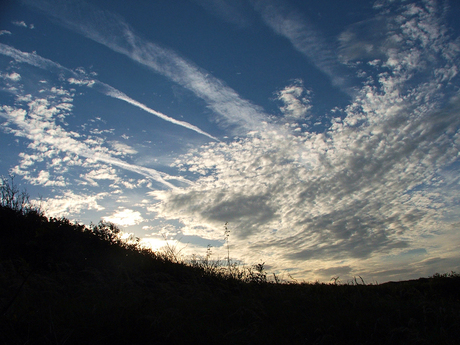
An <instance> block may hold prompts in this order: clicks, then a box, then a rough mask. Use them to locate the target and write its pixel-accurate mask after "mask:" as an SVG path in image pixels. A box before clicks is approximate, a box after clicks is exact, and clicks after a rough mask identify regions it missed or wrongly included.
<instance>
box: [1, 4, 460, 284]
mask: <svg viewBox="0 0 460 345" xmlns="http://www.w3.org/2000/svg"><path fill="white" fill-rule="evenodd" d="M1 6H2V8H1V10H0V13H1V14H0V107H1V108H0V123H1V125H0V126H1V127H0V129H1V131H0V143H1V145H2V148H3V150H2V152H1V155H0V174H3V175H7V174H9V173H13V174H14V175H15V176H16V181H17V182H18V183H20V184H21V186H23V187H25V188H26V189H27V191H28V192H29V194H31V196H32V198H33V199H34V200H35V201H36V202H39V200H40V199H41V201H40V203H41V207H42V209H43V210H45V212H46V214H47V215H49V216H65V217H67V218H69V219H72V220H74V221H78V222H82V223H85V224H89V223H90V222H91V221H93V222H97V221H99V220H100V219H105V220H108V221H112V222H114V223H116V224H118V225H119V226H120V227H121V228H122V229H123V231H124V232H125V233H126V234H134V235H135V236H138V237H140V238H141V239H142V242H143V243H145V244H146V245H151V246H152V247H153V248H158V247H161V246H162V245H164V244H165V242H164V237H165V236H166V238H167V239H168V241H169V243H170V244H171V245H174V246H176V247H177V248H178V249H182V251H181V253H182V254H184V255H191V254H197V255H199V256H200V255H201V256H203V255H205V254H206V248H207V245H208V244H210V245H212V246H213V247H212V251H213V256H214V258H216V259H217V258H224V257H226V250H227V249H226V247H225V246H224V241H223V240H224V224H225V223H226V222H228V228H229V230H230V231H231V232H230V238H229V243H230V255H231V257H232V258H233V259H234V260H241V261H242V262H244V263H245V264H248V265H250V264H256V263H260V262H265V266H266V267H267V269H268V271H269V272H276V273H278V274H280V275H281V276H284V277H285V278H286V279H289V278H287V274H288V273H289V274H290V275H291V276H292V277H294V278H296V279H297V280H299V281H301V280H306V281H314V280H319V281H329V280H330V279H331V278H332V277H337V276H339V277H340V280H342V281H346V280H347V279H352V278H353V277H354V276H358V275H359V276H361V277H363V278H364V279H365V280H366V281H377V282H384V281H389V280H400V279H410V278H417V277H420V276H427V275H431V274H434V273H436V272H449V271H451V270H454V271H458V270H459V269H460V267H459V262H460V257H459V253H458V246H459V244H460V234H459V226H460V219H459V218H460V217H459V214H460V212H459V211H460V210H459V197H458V195H459V178H458V172H459V145H460V136H459V126H460V113H459V110H460V99H459V96H460V95H459V86H460V84H459V76H458V66H459V63H460V61H459V52H460V38H459V30H460V27H459V24H458V20H457V18H458V16H459V15H460V4H459V3H458V2H456V1H434V0H433V1H430V0H424V1H415V2H414V1H398V0H394V1H390V0H387V1H385V0H379V1H375V2H374V1H359V2H353V3H350V2H344V1H338V0H337V1H332V0H328V1H322V2H318V1H287V0H285V1H283V0H267V1H257V0H232V1H230V0H187V1H186V0H183V1H168V2H163V1H158V2H153V1H136V2H135V4H133V3H129V4H128V3H127V2H125V1H117V0H115V1H103V0H101V1H90V2H85V1H79V0H33V1H32V0H24V1H4V2H2V5H1Z"/></svg>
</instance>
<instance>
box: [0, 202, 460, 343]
mask: <svg viewBox="0 0 460 345" xmlns="http://www.w3.org/2000/svg"><path fill="white" fill-rule="evenodd" d="M0 224H1V228H0V308H1V309H0V310H1V312H2V314H1V316H0V344H196V343H201V344H262V343H263V344H275V343H276V344H280V343H282V344H458V343H459V339H460V329H459V327H458V325H460V289H459V287H460V277H459V275H457V274H455V273H451V274H438V275H435V276H433V277H431V278H421V279H418V280H412V281H404V282H397V283H386V284H380V285H366V284H364V281H361V280H356V281H355V282H353V283H349V284H337V283H335V284H334V283H331V284H320V283H314V284H307V283H301V284H297V283H296V284H293V283H278V284H277V283H275V282H268V281H267V277H266V275H265V271H264V269H263V264H260V265H258V266H257V265H256V266H254V267H251V268H249V269H242V268H239V267H237V266H236V265H234V266H233V267H230V268H229V267H227V266H225V265H224V266H222V265H219V264H218V263H216V262H212V261H211V260H210V258H209V257H207V258H204V259H201V260H197V259H195V261H193V260H192V261H190V262H188V263H184V262H180V260H179V259H178V258H177V257H174V255H171V253H168V251H166V252H163V253H154V252H152V251H149V250H146V249H142V248H140V247H139V246H137V245H136V244H127V243H125V242H123V241H121V240H119V237H118V236H117V232H118V229H116V227H114V226H113V225H111V224H110V223H103V222H102V223H99V224H97V225H91V226H89V227H86V226H81V225H75V224H72V223H71V222H69V221H68V220H67V219H64V218H62V219H55V218H50V219H48V218H46V217H44V216H43V215H42V214H41V213H40V212H39V211H37V210H34V209H33V208H21V207H19V208H11V207H10V206H9V205H3V204H2V205H1V206H0Z"/></svg>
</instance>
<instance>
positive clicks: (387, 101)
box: [151, 2, 460, 275]
mask: <svg viewBox="0 0 460 345" xmlns="http://www.w3.org/2000/svg"><path fill="white" fill-rule="evenodd" d="M385 6H386V5H382V6H381V7H380V10H383V11H384V10H385ZM441 13H442V9H437V8H436V6H434V2H425V4H424V5H423V6H417V5H414V4H409V5H404V6H402V7H401V9H400V11H399V13H397V14H396V15H395V16H394V17H389V18H388V19H386V20H387V21H388V22H387V23H386V25H384V26H383V27H385V28H386V31H385V32H383V33H382V32H381V31H380V32H379V35H381V36H382V35H383V36H384V37H383V38H382V39H381V40H379V41H378V42H380V43H379V44H380V46H373V47H372V49H373V51H375V52H376V53H375V54H370V53H369V51H370V50H368V51H366V54H360V52H359V51H356V49H355V48H354V47H356V46H357V42H359V41H360V39H361V38H360V36H359V32H356V33H354V34H353V35H351V34H350V32H351V31H350V30H354V29H355V28H353V27H351V28H350V29H349V32H348V33H347V35H345V34H343V35H342V36H341V37H342V52H343V54H348V57H347V58H346V59H344V61H345V60H346V61H345V63H347V64H349V65H350V66H351V67H352V68H356V69H357V73H358V74H359V75H361V76H362V77H363V78H364V80H363V84H362V85H363V86H362V87H361V89H360V90H357V91H356V92H355V93H354V97H353V100H352V102H351V103H350V104H349V106H347V107H345V108H344V109H340V111H339V112H338V113H339V114H341V116H340V117H339V116H337V117H336V118H332V119H331V125H330V127H329V128H328V129H327V130H326V131H325V132H324V133H318V134H317V133H309V132H304V133H297V134H289V133H288V132H283V131H265V132H252V135H249V136H247V137H244V138H240V139H237V140H234V141H232V142H225V143H224V142H222V143H211V144H208V145H205V146H203V147H201V148H200V149H198V150H193V151H191V152H189V153H188V154H187V155H185V156H183V157H182V159H180V160H178V161H176V163H175V164H174V165H175V166H177V167H178V168H179V169H182V170H184V171H187V172H188V173H194V174H196V175H197V176H198V179H197V181H196V183H195V184H194V185H192V186H189V187H186V188H178V189H175V190H170V191H156V192H151V194H152V195H154V196H155V198H156V199H157V200H159V202H158V203H157V204H156V205H155V208H154V210H155V211H156V212H157V214H158V216H159V217H164V218H176V219H179V220H180V221H181V222H182V223H183V224H184V229H183V232H184V233H185V234H189V235H198V236H201V237H204V238H208V239H219V238H222V236H223V234H222V233H220V232H219V231H216V229H219V228H222V225H223V224H224V223H225V222H227V221H228V222H230V225H231V229H232V241H233V245H234V248H238V249H235V251H237V252H238V254H240V255H241V256H242V257H247V258H254V256H255V254H254V253H258V254H260V256H261V257H263V258H270V262H271V263H272V262H273V263H275V266H276V263H278V264H279V263H282V265H283V266H284V267H291V268H293V269H296V270H298V271H302V270H303V271H304V272H306V271H307V270H305V269H304V268H303V265H304V264H303V263H304V262H305V261H310V262H314V261H315V260H319V259H321V260H322V262H323V265H324V262H327V261H329V262H330V268H331V269H328V268H327V267H326V268H324V269H323V270H322V271H317V272H316V274H317V275H322V274H333V271H334V270H335V271H337V272H346V273H349V272H356V271H357V270H359V269H363V268H362V263H363V262H364V261H363V260H368V261H367V262H368V263H371V262H373V261H372V259H373V258H375V257H378V256H384V255H387V254H389V253H393V254H395V253H400V252H402V251H403V250H407V249H404V248H410V247H414V248H417V246H426V245H427V244H426V243H422V242H421V241H420V240H417V239H418V238H423V237H425V238H426V237H430V236H431V235H433V234H434V233H435V232H436V231H438V230H440V229H443V228H449V227H452V226H454V227H455V224H456V223H457V222H458V216H457V214H458V211H459V210H458V203H457V201H458V198H456V197H454V194H457V193H458V191H459V188H458V178H457V177H456V173H455V172H456V171H457V170H456V166H457V162H458V153H459V144H460V141H459V140H460V137H459V134H458V128H459V125H460V116H459V114H460V99H459V95H458V92H457V91H456V89H455V88H453V87H452V84H453V83H454V80H457V78H458V77H457V66H458V51H459V48H458V46H457V45H455V44H452V43H447V42H448V41H449V38H448V35H447V32H446V30H445V28H444V27H443V25H442V16H441ZM381 20H382V19H378V21H381ZM376 21H377V19H376ZM380 24H381V23H379V27H380V26H382V25H380ZM345 36H346V37H347V40H344V39H343V37H345ZM374 44H375V43H374ZM358 59H361V60H359V61H358ZM357 62H359V63H357ZM352 63H353V64H352ZM353 66H354V67H353ZM294 86H295V85H294ZM294 86H292V87H291V88H290V89H285V90H284V91H282V92H280V94H279V95H280V96H283V97H285V99H286V100H288V102H289V103H288V105H290V106H291V107H296V106H297V105H299V104H301V103H302V102H304V103H305V101H304V100H303V99H302V95H301V94H300V93H299V92H297V91H296V89H295V87H294ZM289 90H291V91H289ZM296 99H297V101H296ZM297 114H301V113H297ZM441 207H442V210H443V211H442V212H440V209H441ZM433 246H434V247H432V248H431V250H433V251H436V249H435V245H433ZM424 250H425V249H423V250H420V253H425V251H424ZM445 255H446V256H449V255H452V253H445ZM359 261H361V264H360V263H359ZM374 263H375V262H374ZM425 264H429V262H428V261H427V262H425ZM280 266H281V265H280ZM359 267H361V268H359Z"/></svg>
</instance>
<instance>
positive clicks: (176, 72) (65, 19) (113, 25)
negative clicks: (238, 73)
mask: <svg viewBox="0 0 460 345" xmlns="http://www.w3.org/2000/svg"><path fill="white" fill-rule="evenodd" d="M24 2H25V3H26V4H28V5H30V6H32V7H36V8H38V9H39V10H41V11H44V12H45V13H46V14H48V15H50V16H53V17H54V18H56V19H57V20H58V21H59V22H60V23H62V24H63V25H65V26H66V27H69V28H70V29H72V30H75V31H76V32H79V33H81V34H83V35H85V36H86V37H88V38H90V39H92V40H94V41H96V42H98V43H100V44H103V45H105V46H107V47H109V48H110V49H112V50H113V51H115V52H118V53H120V54H123V55H126V56H128V57H129V58H131V59H132V60H134V61H136V62H138V63H140V64H142V65H144V66H146V67H148V68H150V69H151V70H153V71H155V72H157V73H159V74H161V75H163V76H166V77H167V78H169V79H171V80H172V81H174V82H175V83H177V84H179V85H181V86H183V87H185V88H186V89H188V90H190V91H192V92H193V93H194V94H195V95H196V96H197V97H199V98H201V99H203V100H204V101H205V102H206V103H207V104H208V106H209V107H210V108H211V109H212V110H213V111H214V112H215V113H216V114H218V115H219V118H220V121H221V122H223V123H226V124H227V125H230V126H238V127H242V129H243V132H245V131H248V130H265V129H266V127H267V126H269V125H267V121H268V118H267V116H266V114H265V113H264V112H263V110H262V109H261V108H260V107H258V106H256V105H254V104H252V103H250V102H249V101H247V100H244V99H242V98H241V97H240V96H239V95H238V94H237V93H236V92H235V91H234V90H233V89H231V88H230V87H228V86H226V85H225V84H224V83H223V82H222V81H220V80H219V79H217V78H215V77H213V76H212V75H210V74H209V73H208V72H206V71H204V70H203V69H201V68H199V67H198V66H196V65H195V64H193V63H192V62H189V61H187V60H185V59H184V58H182V57H180V56H179V55H178V54H176V53H175V52H173V51H172V50H169V49H166V48H162V47H160V46H159V45H157V44H155V43H152V42H149V41H147V40H145V39H143V38H141V37H139V36H138V35H136V33H135V32H134V31H133V30H132V29H131V28H130V27H129V25H128V24H127V23H126V22H125V21H124V20H123V18H121V17H120V16H118V15H115V14H113V13H109V12H107V11H103V10H100V9H98V8H96V7H95V6H93V5H91V4H88V3H86V2H84V1H74V0H40V1H29V0H26V1H24ZM236 130H238V129H236ZM240 130H241V129H240Z"/></svg>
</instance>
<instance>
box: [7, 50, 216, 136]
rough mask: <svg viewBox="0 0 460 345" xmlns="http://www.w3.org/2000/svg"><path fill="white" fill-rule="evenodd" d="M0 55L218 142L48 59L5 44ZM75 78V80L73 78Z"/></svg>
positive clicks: (111, 88)
mask: <svg viewBox="0 0 460 345" xmlns="http://www.w3.org/2000/svg"><path fill="white" fill-rule="evenodd" d="M0 54H3V55H6V56H9V57H12V58H13V59H15V60H16V61H18V62H22V63H27V64H29V65H32V66H35V67H39V68H42V69H45V70H48V71H51V72H55V73H56V72H62V71H64V72H66V73H68V74H70V75H72V76H73V77H71V78H69V79H68V81H69V83H71V84H76V85H86V86H88V87H93V88H94V89H95V90H97V91H99V92H101V93H103V94H104V95H106V96H110V97H113V98H116V99H119V100H121V101H124V102H127V103H129V104H131V105H134V106H135V107H138V108H140V109H142V110H144V111H146V112H148V113H150V114H152V115H155V116H157V117H159V118H161V119H163V120H165V121H168V122H171V123H173V124H175V125H178V126H182V127H185V128H187V129H190V130H192V131H195V132H197V133H199V134H202V135H205V136H207V137H208V138H211V139H213V140H216V141H219V140H218V139H217V138H215V137H213V136H212V135H210V134H209V133H206V132H204V131H202V130H201V129H199V128H198V127H196V126H194V125H192V124H190V123H188V122H185V121H179V120H176V119H174V118H172V117H169V116H167V115H165V114H163V113H160V112H159V111H156V110H153V109H151V108H149V107H147V106H146V105H144V104H142V103H140V102H138V101H136V100H134V99H132V98H130V97H128V96H127V95H126V94H124V93H123V92H121V91H120V90H117V89H115V88H114V87H112V86H110V85H108V84H105V83H103V82H101V81H99V80H88V79H81V75H80V74H78V73H77V72H75V71H72V70H70V69H68V68H66V67H64V66H61V65H60V64H58V63H56V62H54V61H51V60H49V59H45V58H43V57H41V56H39V55H37V54H34V53H33V54H31V53H26V52H22V51H20V50H17V49H15V48H13V47H10V46H8V45H6V44H2V43H0ZM75 77H76V78H75Z"/></svg>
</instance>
